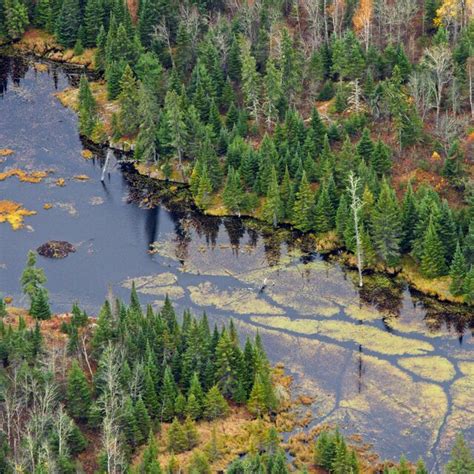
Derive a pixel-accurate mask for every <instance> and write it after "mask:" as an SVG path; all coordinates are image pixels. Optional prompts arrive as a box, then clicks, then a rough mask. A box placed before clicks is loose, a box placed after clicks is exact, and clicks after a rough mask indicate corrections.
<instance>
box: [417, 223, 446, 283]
mask: <svg viewBox="0 0 474 474" xmlns="http://www.w3.org/2000/svg"><path fill="white" fill-rule="evenodd" d="M446 270H447V269H446V261H445V257H444V248H443V243H442V242H441V239H440V238H439V235H438V229H437V228H436V226H435V224H434V222H433V219H431V220H430V223H429V224H428V228H427V229H426V232H425V236H424V239H423V253H422V256H421V271H422V272H423V274H424V275H425V276H426V277H427V278H435V277H439V276H441V275H444V274H445V273H446Z"/></svg>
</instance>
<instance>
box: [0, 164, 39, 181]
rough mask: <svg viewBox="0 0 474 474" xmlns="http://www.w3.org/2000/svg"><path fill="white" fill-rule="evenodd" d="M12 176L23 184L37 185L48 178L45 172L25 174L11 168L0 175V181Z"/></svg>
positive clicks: (25, 172)
mask: <svg viewBox="0 0 474 474" xmlns="http://www.w3.org/2000/svg"><path fill="white" fill-rule="evenodd" d="M12 176H16V177H17V178H18V179H19V180H20V181H21V182H23V183H39V182H41V181H42V180H43V179H44V178H46V176H48V173H47V172H46V171H32V172H27V171H24V170H20V169H18V168H13V169H10V170H8V171H5V172H3V173H0V181H4V180H5V179H7V178H11V177H12Z"/></svg>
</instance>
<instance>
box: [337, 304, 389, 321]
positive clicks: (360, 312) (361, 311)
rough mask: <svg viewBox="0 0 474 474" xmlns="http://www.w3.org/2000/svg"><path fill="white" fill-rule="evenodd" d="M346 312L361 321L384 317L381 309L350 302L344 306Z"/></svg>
mask: <svg viewBox="0 0 474 474" xmlns="http://www.w3.org/2000/svg"><path fill="white" fill-rule="evenodd" d="M344 312H345V313H346V314H347V315H348V316H349V317H351V318H352V319H357V320H359V321H375V320H377V319H380V318H381V317H382V314H380V312H379V311H377V310H376V309H375V308H371V307H370V306H358V305H356V304H350V305H349V306H347V307H345V308H344Z"/></svg>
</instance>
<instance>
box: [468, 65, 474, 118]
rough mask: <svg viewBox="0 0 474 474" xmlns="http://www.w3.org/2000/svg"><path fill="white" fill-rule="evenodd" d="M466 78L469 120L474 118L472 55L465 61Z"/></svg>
mask: <svg viewBox="0 0 474 474" xmlns="http://www.w3.org/2000/svg"><path fill="white" fill-rule="evenodd" d="M466 68H467V78H468V84H469V104H470V106H471V120H474V56H470V57H469V58H468V59H467V61H466Z"/></svg>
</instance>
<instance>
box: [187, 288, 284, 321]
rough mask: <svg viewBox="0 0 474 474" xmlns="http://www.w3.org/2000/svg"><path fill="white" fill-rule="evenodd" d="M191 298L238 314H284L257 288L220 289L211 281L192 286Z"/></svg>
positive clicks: (204, 304) (205, 304)
mask: <svg viewBox="0 0 474 474" xmlns="http://www.w3.org/2000/svg"><path fill="white" fill-rule="evenodd" d="M188 290H189V291H190V293H191V300H192V301H193V302H194V303H195V304H197V305H199V306H214V307H215V308H217V309H220V310H224V311H232V312H234V313H238V314H284V311H283V310H282V309H281V308H278V307H276V306H274V305H272V304H271V303H269V302H267V301H265V299H264V298H263V297H261V296H259V295H258V294H257V293H256V291H255V290H253V289H252V290H250V289H236V290H219V289H218V288H217V286H215V285H213V284H212V283H211V282H204V283H201V284H200V285H198V286H190V287H188Z"/></svg>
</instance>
